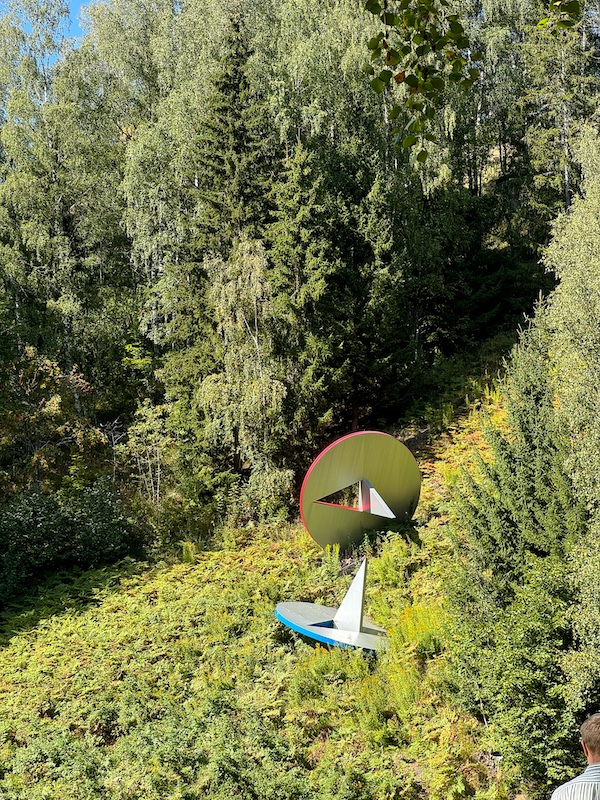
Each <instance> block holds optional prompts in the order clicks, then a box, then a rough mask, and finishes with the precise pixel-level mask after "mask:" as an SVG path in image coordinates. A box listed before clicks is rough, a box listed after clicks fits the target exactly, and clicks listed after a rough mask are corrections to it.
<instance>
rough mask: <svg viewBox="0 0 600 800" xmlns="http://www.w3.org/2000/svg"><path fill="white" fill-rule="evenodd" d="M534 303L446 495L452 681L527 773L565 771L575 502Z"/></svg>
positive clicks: (542, 326) (578, 519)
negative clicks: (499, 411) (475, 452)
mask: <svg viewBox="0 0 600 800" xmlns="http://www.w3.org/2000/svg"><path fill="white" fill-rule="evenodd" d="M549 343H550V335H549V330H548V326H547V322H546V319H545V316H544V312H543V309H542V308H540V309H538V314H537V318H536V321H535V322H534V323H533V324H532V325H531V326H530V327H529V328H528V329H527V330H526V331H524V332H523V333H522V335H521V341H520V344H519V345H518V346H517V348H516V349H515V351H514V352H513V355H512V357H511V361H510V364H509V367H508V373H507V378H506V381H505V404H506V420H505V422H504V424H503V425H502V426H501V427H498V426H497V425H496V426H492V425H488V428H487V431H486V439H487V442H488V445H489V448H490V457H489V461H488V460H485V461H484V460H483V458H481V457H480V459H479V463H478V466H477V469H476V471H475V472H473V473H472V474H470V475H467V476H466V479H465V482H464V484H463V487H462V489H461V490H460V491H459V493H458V495H457V498H456V501H455V504H454V505H455V514H456V522H455V523H454V529H455V535H456V548H457V555H458V560H457V562H456V563H455V566H454V570H453V580H452V581H451V583H450V596H451V604H452V608H453V617H454V620H455V628H454V638H453V643H452V647H451V649H452V651H453V657H454V660H453V665H454V668H455V674H454V681H455V683H456V685H457V687H458V690H459V694H460V696H461V697H462V699H463V702H466V703H467V705H468V706H469V707H470V708H471V709H472V710H473V711H474V712H475V713H476V714H479V715H481V716H482V717H483V719H484V720H485V721H486V722H491V723H493V725H494V728H493V730H494V731H495V739H494V746H495V747H497V748H498V749H500V750H501V752H502V753H503V755H504V756H505V757H506V758H507V760H508V761H509V762H510V763H512V764H517V765H518V766H519V768H520V770H521V773H522V775H523V776H524V778H525V779H526V781H530V782H532V783H533V784H537V785H538V786H539V785H543V782H544V781H545V780H549V779H557V778H559V777H564V776H566V775H567V774H569V770H570V769H572V768H573V765H574V764H575V763H576V755H577V753H576V749H575V748H574V746H573V741H572V731H573V726H574V724H575V708H574V707H573V705H572V704H569V703H568V702H567V698H566V697H565V694H564V692H563V684H564V683H565V680H566V677H565V672H564V664H563V657H564V653H565V652H566V651H567V649H568V648H569V647H570V645H571V641H572V631H571V624H570V619H569V614H570V608H571V605H572V603H573V601H574V596H575V595H574V590H573V586H572V584H571V582H570V581H569V563H568V559H569V557H570V553H571V552H572V549H573V545H574V542H575V541H576V538H577V535H578V533H579V531H580V530H581V527H582V526H584V525H585V518H586V514H585V509H584V506H583V505H582V504H581V503H580V502H578V501H577V500H576V499H575V497H574V493H573V488H572V482H571V479H570V476H569V474H568V471H567V469H566V466H565V461H566V457H567V453H568V444H569V442H568V437H566V436H565V431H564V428H562V426H561V425H560V422H559V420H558V419H557V416H556V413H555V409H554V394H553V387H552V380H551V362H550V358H549V350H548V348H549Z"/></svg>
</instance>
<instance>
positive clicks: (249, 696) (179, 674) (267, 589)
mask: <svg viewBox="0 0 600 800" xmlns="http://www.w3.org/2000/svg"><path fill="white" fill-rule="evenodd" d="M477 426H478V422H477V418H476V417H473V416H471V417H469V418H466V419H464V420H463V421H462V422H461V424H460V426H459V428H457V429H456V430H455V431H454V432H453V435H452V436H448V437H446V438H445V439H444V440H443V441H439V442H438V443H436V446H435V447H434V448H432V449H430V450H429V451H428V452H423V453H422V454H421V455H420V457H419V460H420V465H421V468H422V471H423V473H424V490H423V496H422V501H421V505H420V507H419V512H418V519H417V527H416V532H415V534H416V535H415V534H413V536H412V539H414V540H415V541H413V540H412V539H411V537H409V536H407V535H405V534H402V533H389V534H387V535H386V536H385V537H384V539H383V541H382V543H381V545H379V546H377V548H376V550H375V549H374V550H373V553H372V555H373V557H372V559H371V561H370V568H369V570H370V571H369V579H368V611H369V613H370V614H371V616H372V617H373V618H374V619H375V620H376V621H377V622H378V623H380V624H382V625H384V626H386V627H388V629H389V631H390V636H391V647H390V650H389V652H388V653H386V654H385V655H381V656H379V657H378V658H374V657H365V656H364V655H362V654H361V653H357V652H353V651H346V650H339V649H332V650H328V649H325V648H321V647H318V646H317V647H313V646H312V645H310V644H308V643H306V642H304V641H302V640H301V639H299V638H297V637H296V636H295V635H293V634H292V633H291V632H289V631H287V630H286V629H285V628H283V626H281V625H280V624H279V623H278V622H277V621H276V619H275V617H274V614H273V610H274V607H275V605H276V603H278V602H279V601H282V600H291V599H295V600H306V601H318V602H323V603H325V604H327V605H334V604H336V603H338V602H339V601H340V599H341V597H342V596H343V594H344V592H345V589H346V588H347V586H348V585H349V582H350V580H351V577H352V574H353V571H354V567H355V566H356V563H357V561H358V555H359V554H357V557H356V558H355V559H347V560H344V561H342V562H340V560H339V558H338V557H337V555H336V554H335V553H333V552H327V553H323V552H322V551H321V550H319V549H318V548H317V547H316V545H315V544H314V543H313V542H312V540H311V539H310V538H309V536H308V535H307V534H306V533H305V532H304V531H303V530H302V529H301V528H300V527H299V526H295V527H294V526H291V527H277V528H260V529H258V528H245V529H242V530H232V531H228V532H226V533H225V535H224V544H223V547H222V549H218V550H213V551H207V552H202V553H199V554H194V553H193V548H191V547H189V546H188V547H187V548H186V549H185V558H186V562H187V563H178V564H161V565H157V566H156V565H155V566H149V565H144V564H138V563H135V562H132V561H127V562H124V563H122V564H121V565H120V566H118V567H116V568H112V569H104V570H98V571H95V572H91V573H90V572H88V573H84V574H81V575H79V576H75V575H66V576H63V578H62V579H55V580H54V582H53V583H52V584H49V585H47V586H46V587H45V588H44V589H43V590H42V591H41V592H40V593H39V595H36V596H35V597H33V596H32V597H31V598H30V599H29V601H27V600H24V601H22V602H21V604H20V605H19V606H18V607H14V608H12V609H10V610H9V611H8V612H6V613H5V614H4V617H3V620H2V624H3V631H4V638H3V647H2V650H1V651H0V676H1V678H0V698H1V702H0V709H1V711H0V742H1V749H0V797H2V798H6V800H17V798H19V799H20V800H21V799H22V800H24V798H27V800H35V799H37V798H60V799H61V800H71V798H73V800H75V798H77V800H88V799H89V800H91V798H119V800H126V799H127V800H130V799H131V800H133V799H134V798H136V799H137V798H139V799H140V800H142V799H143V800H153V799H154V798H157V799H158V798H161V799H164V798H181V799H182V800H183V798H185V799H186V800H192V798H201V797H202V798H203V797H212V798H223V799H225V798H235V797H242V798H257V799H260V800H269V799H270V798H273V799H274V800H275V798H277V799H278V800H281V799H282V798H283V799H285V798H313V797H314V798H317V797H318V798H324V799H327V798H332V799H333V798H336V800H342V798H344V800H346V798H348V799H349V798H361V799H364V800H370V799H371V798H377V799H378V800H379V799H381V800H383V799H384V798H385V799H386V800H391V798H407V800H408V798H418V797H425V796H427V797H430V798H434V799H435V798H458V797H461V796H467V795H473V794H475V795H477V796H480V797H483V796H485V797H486V798H496V797H498V796H503V795H504V794H505V792H504V789H503V782H502V777H501V776H499V775H498V774H497V771H496V768H495V766H494V761H493V759H492V758H491V757H490V754H489V753H486V752H485V747H484V745H482V744H481V742H482V738H481V731H480V730H479V729H478V726H477V723H476V722H475V721H474V720H471V719H468V718H466V717H463V716H461V715H460V714H459V713H458V712H457V711H456V710H455V709H454V708H453V707H452V705H451V703H450V702H449V700H448V699H447V692H446V691H445V687H446V678H447V664H446V660H445V657H444V636H445V635H446V633H445V625H444V609H443V597H442V595H441V588H440V575H441V574H443V572H444V571H445V570H446V569H447V568H448V566H449V547H448V544H447V542H446V540H445V537H444V527H445V519H446V517H445V506H444V503H445V500H444V488H443V487H444V485H445V483H447V479H448V477H449V476H450V477H451V476H452V473H453V472H454V471H455V469H456V464H457V463H458V461H460V460H463V459H464V453H465V449H466V448H468V447H469V446H470V445H471V444H472V442H473V440H474V439H478V436H479V434H478V427H477ZM417 540H419V541H418V542H417Z"/></svg>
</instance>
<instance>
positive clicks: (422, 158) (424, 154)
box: [417, 150, 429, 164]
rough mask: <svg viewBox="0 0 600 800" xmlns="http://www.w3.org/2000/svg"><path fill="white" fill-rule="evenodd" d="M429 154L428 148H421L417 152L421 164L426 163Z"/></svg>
mask: <svg viewBox="0 0 600 800" xmlns="http://www.w3.org/2000/svg"><path fill="white" fill-rule="evenodd" d="M428 155H429V153H428V152H427V150H421V151H420V152H419V153H418V154H417V161H418V162H419V164H424V163H425V162H426V161H427V156H428Z"/></svg>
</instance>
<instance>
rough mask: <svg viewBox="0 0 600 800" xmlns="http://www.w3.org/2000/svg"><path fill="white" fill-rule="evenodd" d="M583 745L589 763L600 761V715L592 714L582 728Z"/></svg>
mask: <svg viewBox="0 0 600 800" xmlns="http://www.w3.org/2000/svg"><path fill="white" fill-rule="evenodd" d="M581 745H582V747H583V752H584V753H585V755H586V757H587V760H588V763H590V764H591V763H597V762H599V761H600V714H592V716H591V717H588V718H587V719H586V721H585V722H584V723H583V725H582V726H581Z"/></svg>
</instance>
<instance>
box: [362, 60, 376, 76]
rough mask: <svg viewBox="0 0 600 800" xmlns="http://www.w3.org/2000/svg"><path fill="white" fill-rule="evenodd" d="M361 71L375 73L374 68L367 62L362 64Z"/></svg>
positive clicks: (369, 73) (368, 73)
mask: <svg viewBox="0 0 600 800" xmlns="http://www.w3.org/2000/svg"><path fill="white" fill-rule="evenodd" d="M362 71H363V72H366V73H367V75H375V70H374V69H373V67H372V66H371V64H369V63H368V62H367V63H365V64H363V65H362Z"/></svg>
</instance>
